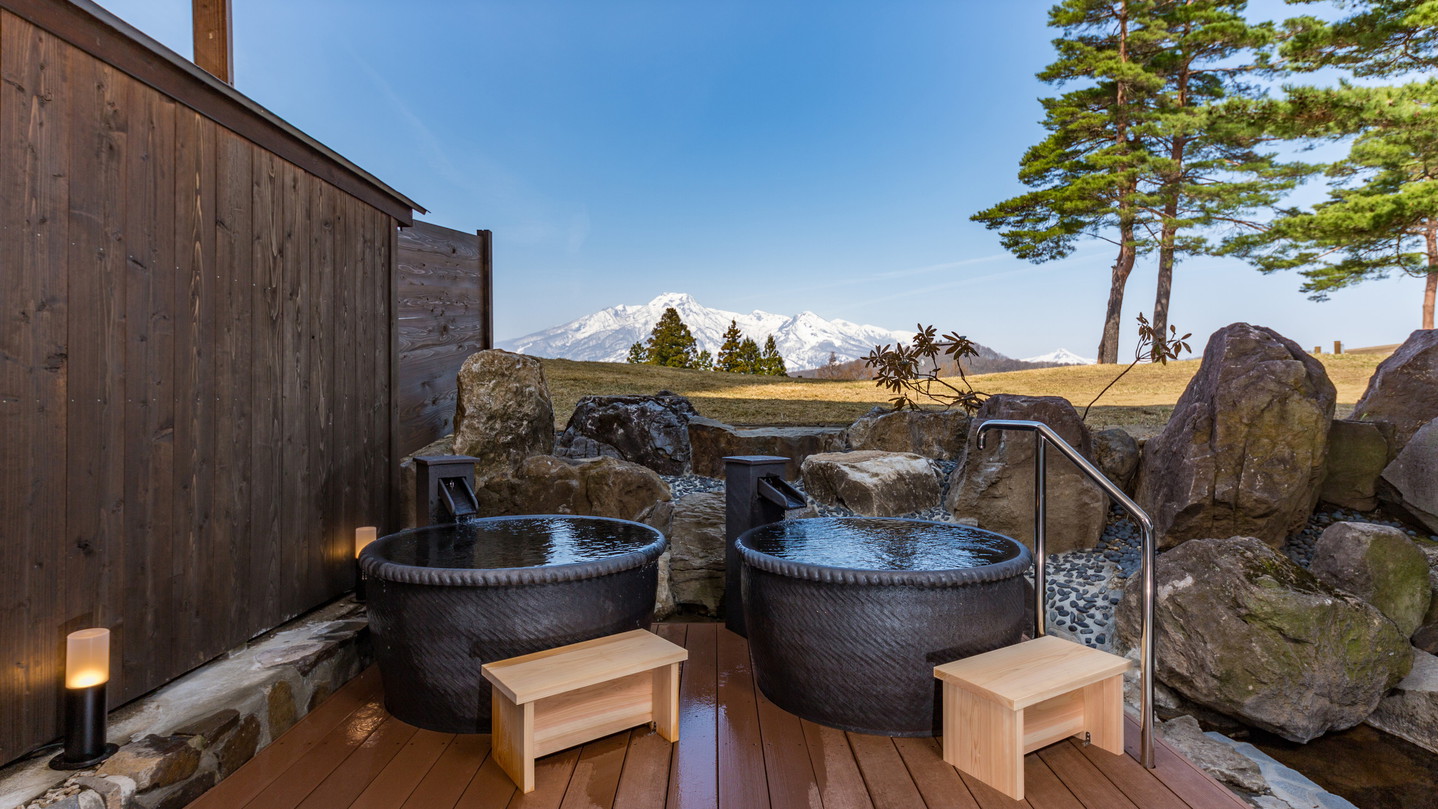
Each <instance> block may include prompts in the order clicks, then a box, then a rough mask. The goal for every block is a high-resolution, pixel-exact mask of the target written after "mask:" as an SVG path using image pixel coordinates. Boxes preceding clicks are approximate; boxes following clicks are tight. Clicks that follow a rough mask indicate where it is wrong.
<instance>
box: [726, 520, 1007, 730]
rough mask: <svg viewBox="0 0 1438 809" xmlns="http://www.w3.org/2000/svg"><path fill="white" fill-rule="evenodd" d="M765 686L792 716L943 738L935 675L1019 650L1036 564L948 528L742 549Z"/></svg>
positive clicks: (913, 523) (811, 530) (824, 523)
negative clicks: (954, 664)
mask: <svg viewBox="0 0 1438 809" xmlns="http://www.w3.org/2000/svg"><path fill="white" fill-rule="evenodd" d="M737 548H738V550H739V554H740V557H741V560H742V565H743V572H742V576H743V582H742V586H743V588H744V620H745V622H746V626H747V628H748V634H749V648H750V650H751V654H752V657H753V663H754V677H755V680H756V682H757V683H758V685H759V688H760V690H762V691H763V692H764V695H765V696H767V697H768V698H769V699H770V700H772V701H773V702H774V703H775V704H776V705H778V706H779V707H781V708H783V709H785V710H787V711H789V712H790V713H794V714H797V715H799V716H801V717H804V718H805V719H809V720H812V721H815V722H819V723H821V724H825V725H829V726H832V727H837V728H843V729H844V730H852V731H858V732H861V733H877V734H882V735H886V736H933V735H937V734H938V733H940V732H941V730H942V721H941V717H940V715H939V709H938V699H937V696H938V682H937V681H936V680H935V679H934V672H933V670H934V666H936V665H939V664H942V663H947V662H949V661H951V660H956V659H958V658H961V657H967V656H969V655H973V654H978V653H980V652H986V651H989V650H991V649H996V648H999V647H1000V646H1008V645H1010V644H1013V643H1017V642H1018V641H1019V639H1020V636H1021V635H1022V634H1023V632H1024V630H1025V629H1026V628H1027V624H1026V622H1025V606H1026V604H1027V602H1028V600H1029V593H1030V592H1031V590H1030V588H1029V585H1028V583H1027V581H1026V580H1025V579H1024V575H1023V574H1024V572H1025V571H1027V570H1028V569H1029V567H1030V566H1031V564H1032V561H1033V557H1032V556H1031V555H1030V553H1029V551H1028V549H1027V548H1025V547H1024V546H1023V545H1021V544H1020V543H1018V542H1015V541H1014V540H1012V539H1009V538H1008V537H1005V536H1000V535H999V534H995V533H991V532H989V531H981V530H979V529H977V528H969V527H967V526H962V525H953V524H949V523H935V522H923V521H920V520H892V519H862V518H855V519H833V518H823V519H811V520H787V521H784V522H777V523H771V524H769V525H761V526H759V527H757V528H754V529H752V530H750V531H747V532H745V533H744V534H743V535H742V536H740V537H739V539H738V541H737Z"/></svg>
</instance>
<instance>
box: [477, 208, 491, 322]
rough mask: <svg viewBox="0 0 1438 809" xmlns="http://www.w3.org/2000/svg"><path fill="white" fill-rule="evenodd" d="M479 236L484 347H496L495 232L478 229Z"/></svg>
mask: <svg viewBox="0 0 1438 809" xmlns="http://www.w3.org/2000/svg"><path fill="white" fill-rule="evenodd" d="M475 235H476V236H478V237H479V308H480V313H479V322H480V334H481V335H482V339H483V343H482V345H483V347H484V348H494V232H493V231H488V230H477V231H475Z"/></svg>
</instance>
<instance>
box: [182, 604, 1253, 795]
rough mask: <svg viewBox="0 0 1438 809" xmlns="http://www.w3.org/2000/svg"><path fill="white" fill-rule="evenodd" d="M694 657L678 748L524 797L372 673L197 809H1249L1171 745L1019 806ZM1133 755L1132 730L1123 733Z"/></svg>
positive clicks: (711, 657)
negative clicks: (396, 710) (417, 716)
mask: <svg viewBox="0 0 1438 809" xmlns="http://www.w3.org/2000/svg"><path fill="white" fill-rule="evenodd" d="M656 631H658V632H659V633H660V634H661V635H663V636H665V637H666V638H668V639H669V640H672V641H674V642H676V643H681V644H683V645H684V646H686V647H687V648H688V649H689V654H690V657H689V662H688V663H686V664H685V665H684V669H683V675H682V679H681V685H680V691H681V697H680V699H681V704H680V710H681V714H682V716H681V724H680V741H679V742H678V744H676V745H670V744H668V743H667V742H665V741H664V740H663V739H661V738H659V736H657V735H656V734H655V733H653V732H652V731H650V730H649V729H647V728H640V729H635V730H633V731H626V732H623V733H617V734H614V735H612V736H607V737H605V738H603V739H600V740H598V741H595V742H591V743H589V744H586V745H584V746H583V747H580V748H576V749H572V750H567V751H564V752H560V753H555V754H554V755H552V756H548V757H546V758H543V759H540V760H539V762H538V763H537V765H536V782H537V785H538V786H537V789H536V790H535V791H534V792H531V793H529V794H528V795H522V794H518V793H516V792H515V789H514V785H513V784H511V783H510V781H509V779H508V778H507V777H505V775H504V773H502V772H500V770H499V767H498V765H497V764H495V762H494V761H493V760H492V759H491V758H490V757H489V744H490V743H489V737H488V736H466V735H460V736H455V735H451V734H443V733H434V732H431V731H427V730H418V729H416V728H414V727H412V726H410V725H406V724H404V723H403V722H400V721H399V720H397V719H394V718H393V717H391V716H389V715H388V714H386V713H385V710H384V707H383V704H382V695H381V692H380V682H379V675H378V672H377V670H376V669H374V668H373V667H372V668H370V669H369V670H368V671H366V672H365V673H364V674H363V675H361V676H360V677H359V678H357V679H356V680H355V681H354V682H352V683H350V684H349V685H347V686H346V687H345V688H344V689H342V690H341V691H339V692H338V693H336V694H335V695H334V696H333V697H331V698H330V699H329V700H327V701H326V702H324V703H323V704H322V705H320V706H319V707H318V708H316V709H315V710H314V711H313V712H311V713H310V714H309V715H308V716H306V717H305V718H304V719H303V720H302V721H301V722H300V723H299V724H298V725H296V726H295V727H294V728H293V729H291V730H290V731H289V732H288V733H286V734H285V735H284V736H282V737H280V738H279V739H278V740H276V741H275V742H274V743H273V744H271V745H270V746H269V747H267V748H265V749H264V750H262V751H261V752H260V753H259V755H257V756H256V757H255V758H254V760H252V761H251V762H250V763H248V764H246V765H245V766H244V767H242V768H241V769H240V770H239V771H238V772H236V773H235V774H234V775H232V776H230V777H229V778H227V779H226V780H224V781H222V782H221V783H220V784H219V785H218V786H216V787H215V788H214V789H212V790H210V792H208V793H206V794H205V795H204V796H203V797H202V798H200V799H199V800H198V801H197V802H195V803H194V804H191V806H192V807H193V809H241V807H249V808H250V809H461V808H462V809H500V807H508V809H519V808H520V807H525V808H526V809H532V808H535V807H544V808H545V809H577V808H578V807H612V808H613V809H666V807H667V808H668V809H709V808H710V807H713V808H714V809H718V808H719V807H724V809H796V808H797V807H813V808H814V809H820V808H822V809H1012V808H1013V807H1029V809H1244V807H1246V804H1245V803H1243V802H1242V801H1240V800H1239V799H1238V798H1237V797H1236V796H1234V795H1233V794H1232V793H1230V792H1229V791H1228V790H1227V789H1225V788H1224V787H1222V786H1220V785H1219V784H1218V783H1217V782H1216V781H1214V780H1213V779H1212V778H1210V777H1209V776H1208V775H1207V774H1205V773H1203V772H1202V771H1200V770H1198V769H1197V768H1196V767H1194V766H1193V765H1192V764H1190V763H1189V762H1188V761H1187V760H1186V759H1184V758H1182V757H1181V756H1179V755H1178V754H1177V753H1175V752H1174V751H1173V750H1172V749H1170V748H1168V747H1167V746H1166V745H1164V744H1162V743H1161V742H1160V743H1159V746H1158V750H1157V760H1158V768H1157V769H1155V770H1145V769H1144V768H1143V767H1141V766H1140V765H1139V764H1138V762H1137V761H1135V760H1134V759H1133V758H1131V757H1130V756H1114V755H1111V754H1109V753H1105V752H1103V751H1101V750H1096V749H1093V748H1085V747H1083V746H1082V745H1080V744H1078V743H1076V742H1073V741H1071V740H1070V741H1064V742H1060V743H1058V744H1055V745H1053V746H1051V747H1048V748H1045V749H1044V750H1041V751H1038V752H1036V753H1032V754H1030V755H1029V756H1028V757H1027V758H1026V760H1025V778H1026V781H1027V793H1028V795H1027V799H1026V800H1024V801H1013V800H1010V799H1008V798H1006V797H1004V796H1003V795H1000V794H999V793H998V792H995V791H994V790H992V789H990V788H988V787H987V786H984V785H983V784H980V783H978V782H976V781H973V780H972V779H969V778H967V777H963V776H960V774H959V773H958V771H956V770H955V769H954V768H952V767H950V766H948V765H947V764H945V763H944V762H943V760H942V759H941V758H940V754H939V746H938V743H937V741H936V740H934V739H891V738H889V737H886V736H868V735H864V734H858V733H846V732H844V731H841V730H834V729H832V728H827V727H823V726H820V725H816V724H813V723H811V722H807V721H804V720H801V719H799V718H798V717H795V716H793V715H791V714H788V713H786V712H784V711H782V710H780V709H779V708H777V707H775V706H774V704H773V703H771V702H769V701H768V700H767V699H765V698H764V697H763V695H762V694H760V693H759V692H758V690H757V689H756V688H755V687H754V681H753V678H752V677H751V675H750V672H749V654H748V647H747V645H746V643H745V641H744V640H743V639H742V638H740V637H739V636H737V635H735V634H733V633H731V632H729V631H727V630H725V629H723V628H722V626H721V625H718V624H661V625H659V626H658V627H657V628H656ZM1127 725H1128V726H1127V728H1126V730H1127V738H1128V748H1129V751H1130V753H1131V754H1133V753H1134V752H1135V751H1136V749H1137V736H1138V733H1137V728H1136V727H1135V726H1134V724H1133V723H1132V722H1129V723H1127Z"/></svg>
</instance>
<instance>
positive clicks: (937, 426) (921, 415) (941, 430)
mask: <svg viewBox="0 0 1438 809" xmlns="http://www.w3.org/2000/svg"><path fill="white" fill-rule="evenodd" d="M970 421H972V419H971V418H970V417H969V415H968V414H967V413H964V412H963V411H961V410H889V409H888V408H885V407H875V408H874V409H873V410H870V411H869V412H868V413H865V414H864V415H862V416H860V417H859V418H858V420H857V421H855V422H854V423H853V424H850V425H849V426H848V427H847V428H846V429H845V430H844V432H843V434H842V435H841V438H840V440H841V441H842V445H843V447H844V448H845V449H851V450H861V449H874V450H881V451H883V452H912V453H913V454H915V455H922V456H924V457H925V458H933V459H934V460H938V461H957V460H959V459H960V458H962V457H964V443H965V442H966V441H967V440H968V437H969V422H970Z"/></svg>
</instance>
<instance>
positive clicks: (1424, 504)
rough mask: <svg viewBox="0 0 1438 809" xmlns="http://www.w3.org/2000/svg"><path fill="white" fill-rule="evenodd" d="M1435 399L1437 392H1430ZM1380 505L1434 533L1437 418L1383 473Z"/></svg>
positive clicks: (1437, 493) (1437, 515)
mask: <svg viewBox="0 0 1438 809" xmlns="http://www.w3.org/2000/svg"><path fill="white" fill-rule="evenodd" d="M1432 395H1433V398H1435V399H1438V389H1435V390H1434V392H1433V394H1432ZM1378 496H1379V499H1381V500H1382V501H1383V503H1384V505H1386V506H1388V507H1390V508H1392V509H1394V510H1395V511H1398V512H1399V513H1401V514H1404V515H1406V516H1407V517H1408V518H1409V519H1410V520H1412V521H1414V522H1415V523H1420V524H1422V525H1424V526H1425V527H1427V528H1428V530H1429V531H1432V532H1434V533H1438V419H1434V420H1432V421H1430V422H1428V423H1427V424H1425V425H1423V427H1422V429H1420V430H1419V431H1418V432H1417V433H1414V435H1413V438H1412V439H1410V440H1409V441H1408V443H1407V444H1406V445H1404V447H1403V449H1402V450H1401V451H1400V452H1399V453H1398V457H1397V458H1394V459H1393V463H1390V464H1388V466H1387V467H1386V468H1384V470H1383V477H1382V479H1381V480H1380V481H1379V484H1378Z"/></svg>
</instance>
